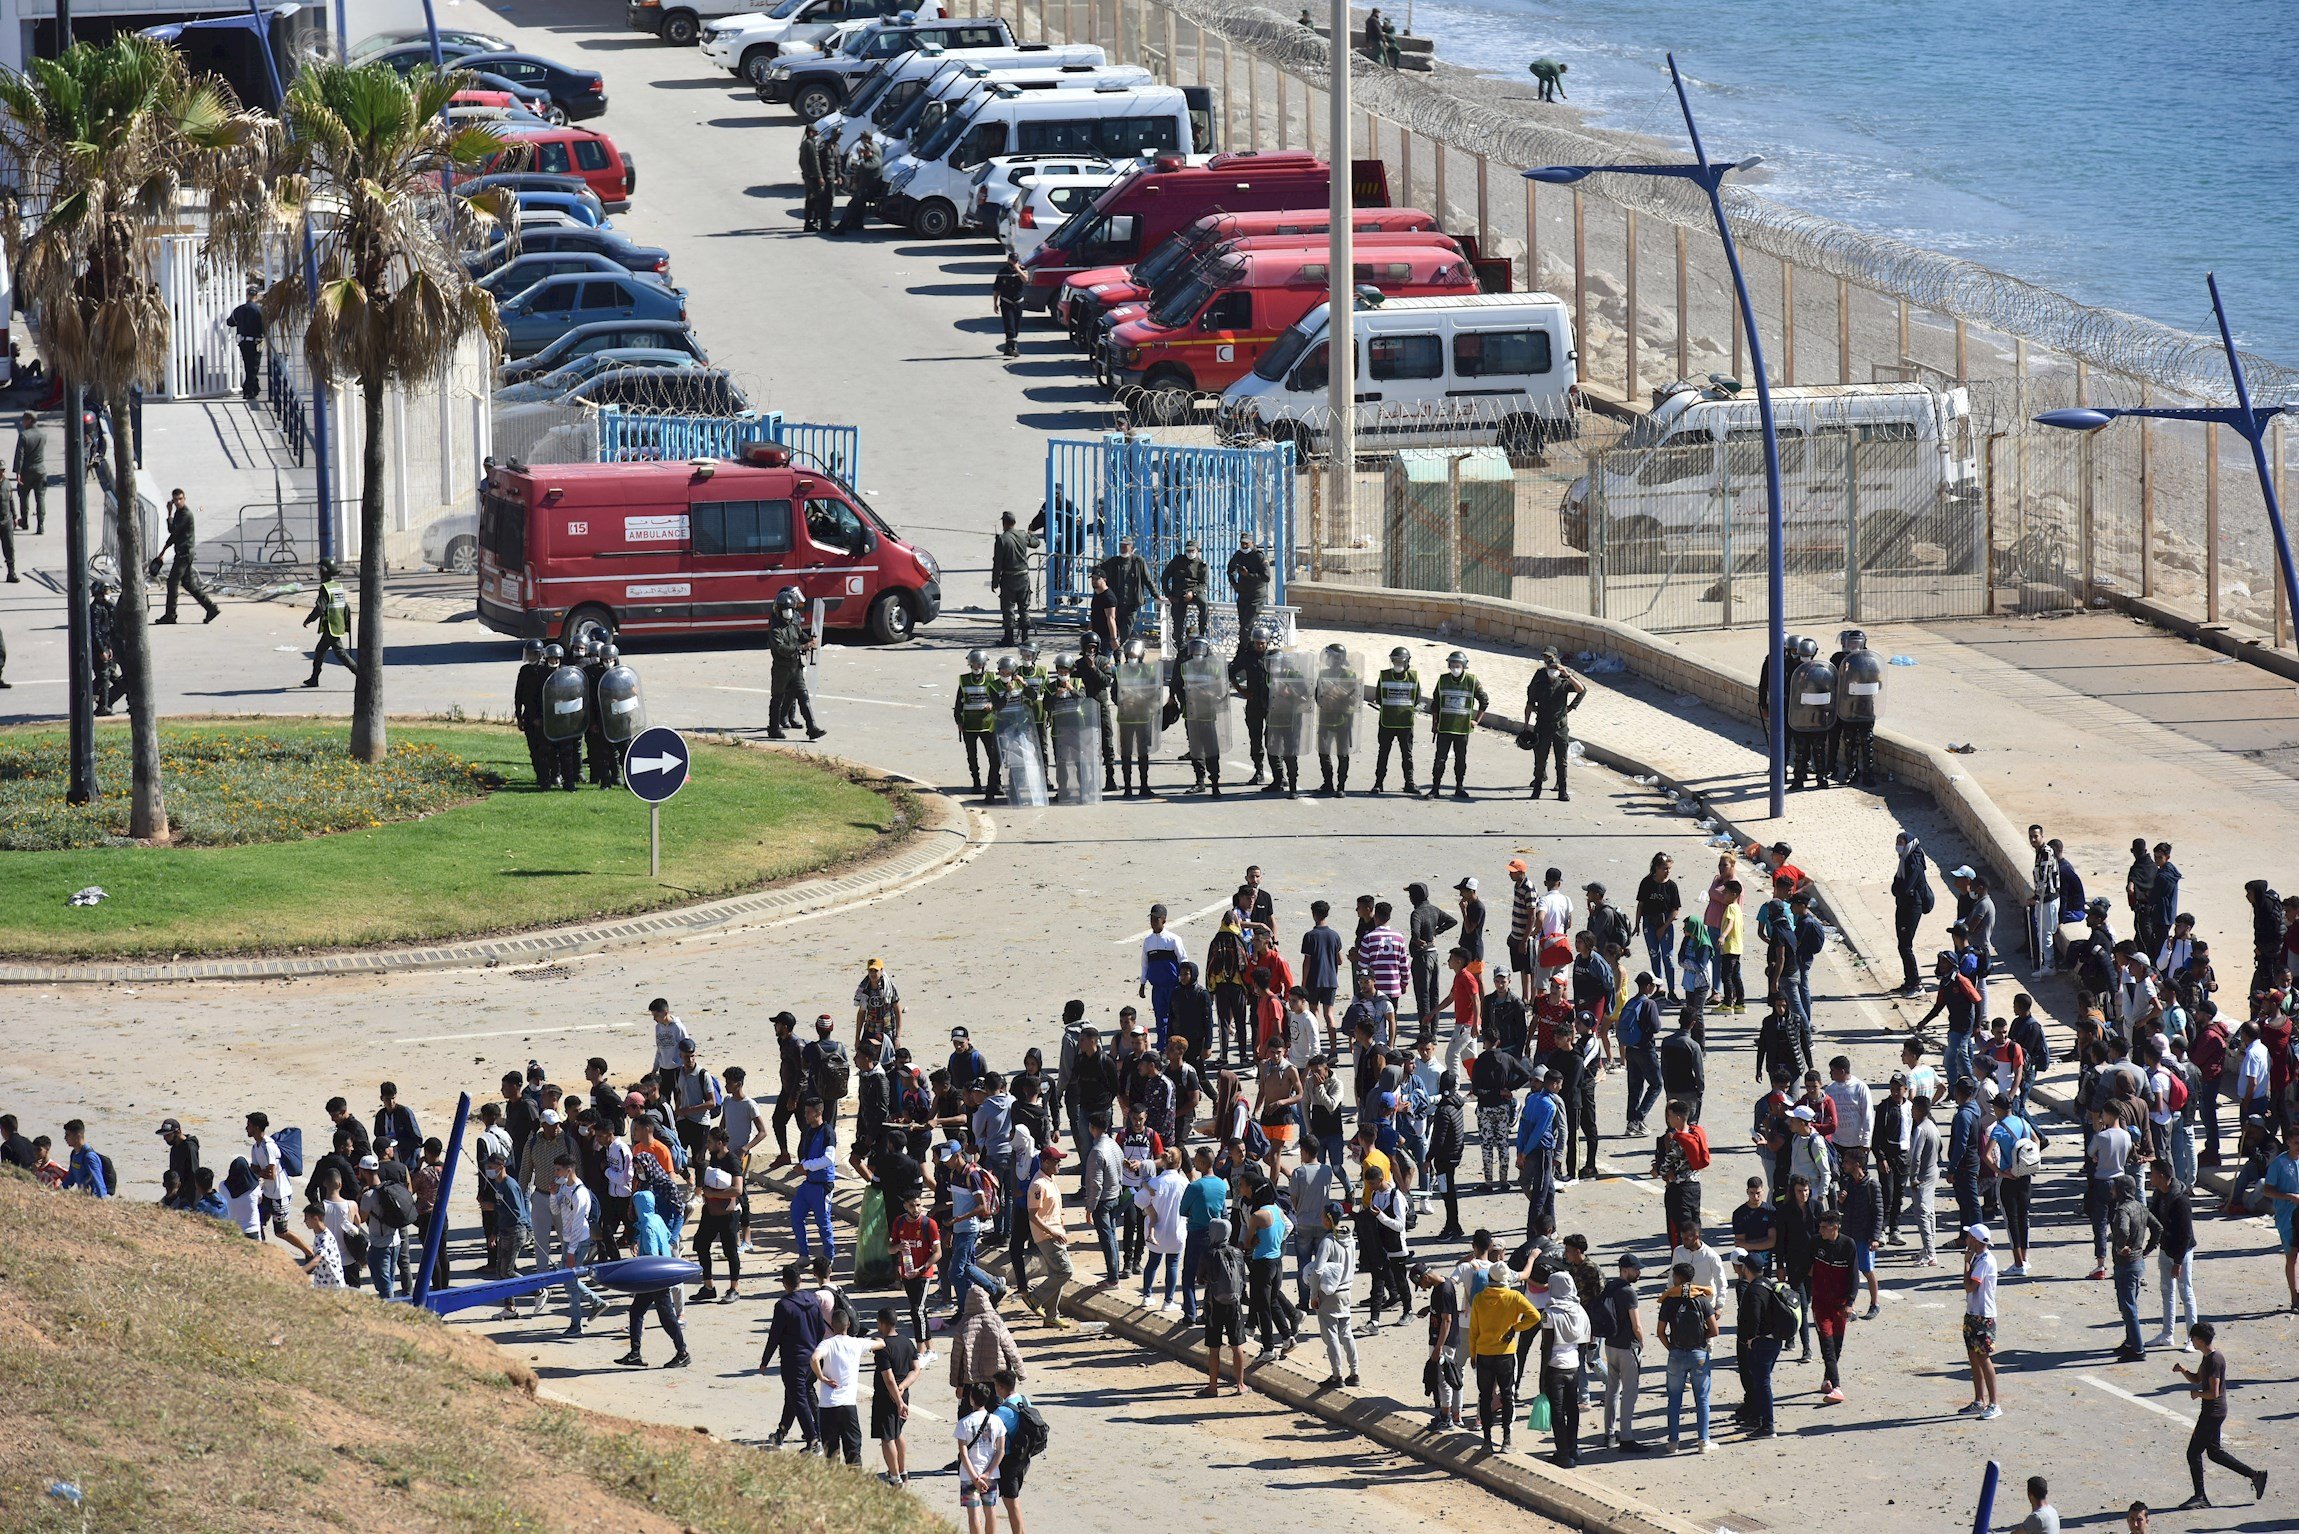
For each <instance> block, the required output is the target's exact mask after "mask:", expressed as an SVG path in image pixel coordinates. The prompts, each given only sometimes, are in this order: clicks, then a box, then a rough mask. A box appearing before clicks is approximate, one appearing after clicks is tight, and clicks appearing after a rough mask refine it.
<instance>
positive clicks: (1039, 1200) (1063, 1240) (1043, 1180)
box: [1015, 1145, 1078, 1332]
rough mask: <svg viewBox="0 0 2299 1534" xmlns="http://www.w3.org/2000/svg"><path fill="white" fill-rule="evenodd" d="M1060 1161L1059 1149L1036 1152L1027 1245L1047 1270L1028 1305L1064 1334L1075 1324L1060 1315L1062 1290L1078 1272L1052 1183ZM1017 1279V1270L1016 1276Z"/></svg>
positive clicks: (1059, 1196) (1059, 1197)
mask: <svg viewBox="0 0 2299 1534" xmlns="http://www.w3.org/2000/svg"><path fill="white" fill-rule="evenodd" d="M1061 1162H1062V1148H1061V1147H1060V1146H1058V1145H1049V1146H1047V1147H1045V1148H1044V1149H1043V1150H1041V1151H1039V1152H1038V1166H1037V1175H1036V1176H1035V1177H1033V1178H1032V1179H1031V1180H1030V1191H1029V1221H1030V1244H1031V1245H1032V1246H1034V1247H1035V1248H1037V1253H1038V1263H1039V1266H1041V1267H1043V1268H1044V1269H1045V1271H1046V1277H1045V1281H1044V1282H1043V1283H1042V1284H1040V1285H1039V1287H1038V1292H1037V1294H1036V1296H1035V1297H1034V1298H1033V1299H1032V1301H1031V1303H1032V1304H1034V1305H1036V1306H1037V1309H1038V1314H1039V1315H1040V1316H1042V1317H1043V1318H1044V1319H1045V1323H1046V1325H1047V1326H1048V1327H1050V1328H1052V1329H1053V1330H1055V1331H1058V1332H1066V1331H1072V1330H1075V1329H1076V1327H1077V1324H1078V1323H1077V1322H1075V1321H1072V1320H1071V1319H1070V1318H1069V1317H1067V1316H1065V1315H1063V1314H1062V1291H1063V1290H1065V1289H1067V1288H1068V1287H1069V1286H1070V1281H1071V1280H1072V1279H1073V1278H1074V1277H1076V1273H1077V1270H1076V1269H1075V1268H1073V1267H1072V1266H1071V1264H1070V1231H1069V1226H1068V1224H1067V1223H1066V1222H1065V1221H1064V1220H1063V1218H1062V1191H1061V1189H1060V1188H1058V1187H1057V1186H1055V1183H1054V1171H1055V1169H1056V1168H1057V1167H1059V1166H1060V1165H1061ZM1020 1276H1021V1275H1020V1273H1019V1271H1017V1272H1016V1274H1015V1277H1016V1278H1017V1279H1019V1278H1020Z"/></svg>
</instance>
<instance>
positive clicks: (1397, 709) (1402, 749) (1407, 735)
mask: <svg viewBox="0 0 2299 1534" xmlns="http://www.w3.org/2000/svg"><path fill="white" fill-rule="evenodd" d="M1373 708H1374V710H1375V711H1376V712H1377V713H1378V714H1379V715H1380V716H1381V723H1380V733H1379V740H1380V747H1379V749H1378V750H1377V751H1376V752H1375V754H1374V757H1373V792H1375V793H1379V792H1381V787H1382V783H1383V780H1385V779H1386V778H1387V777H1388V776H1389V750H1390V748H1391V747H1392V746H1394V747H1395V748H1396V751H1397V757H1398V760H1399V762H1400V763H1402V764H1403V768H1404V773H1405V792H1407V793H1408V794H1417V793H1419V792H1420V790H1419V789H1418V788H1416V787H1414V785H1413V716H1414V715H1415V714H1417V713H1419V712H1420V711H1421V677H1420V674H1419V673H1418V672H1416V671H1415V670H1414V669H1413V655H1412V652H1411V651H1409V650H1407V649H1406V648H1405V647H1404V646H1403V645H1399V646H1397V648H1396V649H1394V650H1391V651H1390V652H1389V669H1388V670H1386V671H1384V672H1382V673H1381V674H1380V675H1379V676H1378V677H1375V678H1374V679H1373Z"/></svg>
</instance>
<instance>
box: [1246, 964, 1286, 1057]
mask: <svg viewBox="0 0 2299 1534" xmlns="http://www.w3.org/2000/svg"><path fill="white" fill-rule="evenodd" d="M1284 967H1285V966H1284V963H1283V961H1280V962H1279V964H1278V968H1279V969H1283V968H1284ZM1264 973H1265V972H1264V971H1263V970H1262V969H1260V968H1259V967H1258V966H1256V967H1255V968H1252V969H1249V970H1247V971H1246V972H1245V987H1246V994H1247V995H1248V996H1249V997H1250V998H1251V1005H1252V1007H1253V1053H1254V1058H1255V1059H1259V1058H1260V1057H1261V1054H1262V1052H1263V1051H1264V1050H1266V1049H1267V1048H1268V1047H1269V1041H1270V1040H1271V1039H1276V1040H1277V1041H1278V1043H1279V1046H1280V1049H1281V1050H1282V1047H1283V1045H1284V1041H1285V1003H1284V1002H1283V1001H1282V1000H1281V999H1280V998H1281V997H1283V996H1284V995H1285V992H1284V991H1282V990H1278V989H1274V988H1272V987H1271V986H1270V985H1269V984H1268V983H1267V982H1266V981H1265V980H1264V978H1263V976H1264Z"/></svg>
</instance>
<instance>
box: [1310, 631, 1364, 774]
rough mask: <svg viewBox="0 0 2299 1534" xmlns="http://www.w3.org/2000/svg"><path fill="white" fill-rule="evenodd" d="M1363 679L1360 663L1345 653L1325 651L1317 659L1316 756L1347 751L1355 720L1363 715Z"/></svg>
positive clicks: (1355, 724) (1353, 739) (1353, 733)
mask: <svg viewBox="0 0 2299 1534" xmlns="http://www.w3.org/2000/svg"><path fill="white" fill-rule="evenodd" d="M1364 679H1365V667H1364V665H1363V663H1361V662H1360V661H1359V660H1358V659H1357V657H1356V656H1354V655H1351V654H1349V653H1348V652H1347V651H1345V650H1340V649H1329V650H1326V651H1325V652H1324V653H1323V654H1321V655H1320V656H1319V657H1318V660H1317V675H1316V678H1315V682H1314V691H1315V696H1316V701H1317V754H1318V755H1320V756H1325V755H1329V754H1335V753H1339V752H1344V751H1348V750H1350V749H1351V747H1352V745H1353V744H1354V742H1355V740H1356V738H1357V720H1358V718H1359V716H1360V715H1362V714H1363V713H1364V712H1365V680H1364Z"/></svg>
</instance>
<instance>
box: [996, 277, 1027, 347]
mask: <svg viewBox="0 0 2299 1534" xmlns="http://www.w3.org/2000/svg"><path fill="white" fill-rule="evenodd" d="M1029 286H1030V279H1029V276H1028V274H1027V273H1025V272H1024V271H1023V270H1022V258H1021V257H1020V256H1017V255H1015V254H1014V253H1013V252H1011V251H1008V252H1007V253H1006V264H1005V265H1004V266H1001V267H999V268H998V275H997V276H995V277H993V278H991V279H990V302H991V303H992V304H993V305H994V306H995V307H996V309H997V311H998V328H999V329H1000V330H1001V331H1003V332H1004V333H1005V337H1006V339H1005V341H1004V343H1003V344H1002V345H1000V346H999V348H998V350H999V351H1001V352H1003V353H1004V354H1005V355H1007V356H1009V357H1012V356H1017V355H1019V354H1020V352H1021V350H1022V296H1023V295H1024V294H1025V293H1027V292H1028V291H1029Z"/></svg>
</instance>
